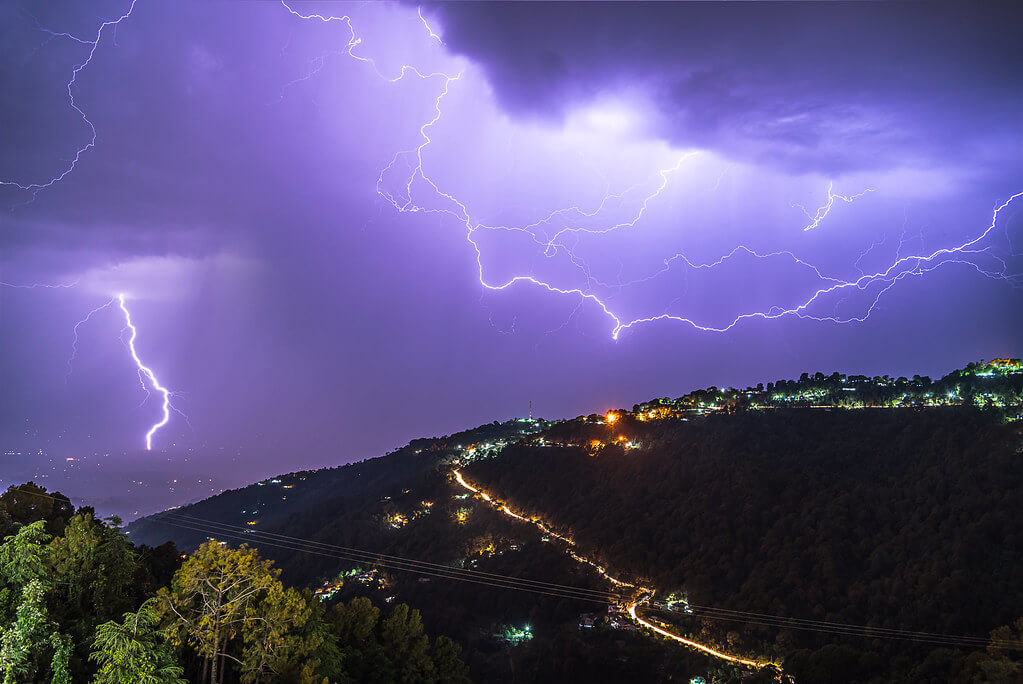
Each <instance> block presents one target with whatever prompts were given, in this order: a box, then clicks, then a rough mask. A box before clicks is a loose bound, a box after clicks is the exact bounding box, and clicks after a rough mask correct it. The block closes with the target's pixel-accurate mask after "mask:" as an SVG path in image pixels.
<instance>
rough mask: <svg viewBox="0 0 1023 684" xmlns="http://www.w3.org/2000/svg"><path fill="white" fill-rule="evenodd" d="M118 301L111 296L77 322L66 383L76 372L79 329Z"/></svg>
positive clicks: (68, 362) (65, 376) (68, 361)
mask: <svg viewBox="0 0 1023 684" xmlns="http://www.w3.org/2000/svg"><path fill="white" fill-rule="evenodd" d="M116 301H117V297H111V298H110V301H108V302H107V303H106V304H100V305H99V306H97V307H96V308H95V309H93V310H92V311H90V312H89V313H87V314H86V315H85V318H83V319H81V320H80V321H78V322H77V323H75V327H74V328H73V329H72V330H73V332H74V338H73V339H72V340H71V356H69V357H68V359H67V373H65V374H64V384H65V385H66V384H67V383H68V381H69V380H70V379H71V373H72V372H74V362H75V359H76V358H77V357H78V329H79V328H80V327H82V326H83V325H85V324H86V323H88V322H89V319H90V318H92V317H93V316H94V315H95V314H97V313H99V312H100V311H102V310H103V309H106V308H107V307H109V306H110V305H111V304H113V303H114V302H116Z"/></svg>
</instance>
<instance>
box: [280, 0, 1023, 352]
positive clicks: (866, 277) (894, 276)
mask: <svg viewBox="0 0 1023 684" xmlns="http://www.w3.org/2000/svg"><path fill="white" fill-rule="evenodd" d="M282 4H283V5H284V7H285V8H286V9H287V10H288V11H289V12H290V13H291V14H292V15H294V16H296V17H299V18H301V19H306V20H309V19H316V20H319V21H321V22H325V23H329V22H338V23H342V24H344V25H345V26H346V27H347V29H348V31H349V40H348V48H347V50H345V51H344V52H346V53H347V54H348V55H349V56H351V57H353V58H354V59H357V60H359V61H364V62H368V63H370V64H371V65H372V66H373V67H374V69H375V70H376V64H375V63H374V62H373V60H372V59H370V58H367V57H362V56H359V55H355V54H353V53H352V48H353V47H355V46H356V45H358V44H359V43H360V42H361V39H359V38H356V34H355V30H354V28H353V26H352V22H351V18H350V17H348V16H347V15H345V16H333V15H323V14H318V13H311V14H302V13H300V12H297V11H296V10H294V9H293V8H292V7H290V6H289V5H288V3H287V2H286V1H284V0H282ZM419 17H420V19H423V18H422V13H421V12H420V13H419ZM423 24H424V26H425V27H426V30H427V31H428V32H429V34H430V36H431V38H436V39H437V40H438V41H440V42H441V43H443V40H442V39H441V37H440V36H438V35H437V34H435V33H434V31H433V29H432V28H430V26H429V24H427V23H426V21H425V20H423ZM377 73H378V74H379V75H380V76H381V77H382V78H385V79H386V80H388V81H391V82H396V81H399V80H401V79H402V78H404V77H405V75H406V74H408V73H413V74H415V75H416V76H418V77H419V78H423V79H426V78H440V79H442V85H441V88H440V91H439V93H438V95H437V97H436V99H435V100H434V115H433V117H432V118H431V119H429V120H428V121H426V122H425V123H423V124H422V125H421V126H420V128H419V133H420V136H421V140H422V142H421V143H420V144H419V145H418V146H417V147H416V148H414V149H411V150H405V151H400V152H397V153H395V155H394V156H393V157H392V159H391V161H390V162H389V163H388V164H387V165H386V166H385V167H384V168H383V169H382V170H381V172H380V176H379V177H378V180H377V192H378V194H379V195H380V196H381V197H383V198H384V199H385V200H386V201H387V202H388V203H389V204H391V205H392V206H393V207H394V209H395V210H397V211H398V212H399V213H412V212H422V213H437V214H445V215H448V216H451V217H452V218H454V219H456V220H457V221H458V222H459V223H461V224H462V225H463V227H464V229H465V236H466V240H467V242H468V243H469V244H470V245H471V246H472V248H473V250H474V251H475V253H476V265H477V270H478V277H479V282H480V285H481V287H483V288H484V289H485V290H491V291H500V290H505V289H508V288H510V287H511V286H513V285H515V284H516V283H530V284H532V285H535V286H537V287H540V288H542V289H544V290H546V291H548V292H551V293H554V294H561V295H569V296H574V297H578V298H579V300H580V303H581V302H584V301H591V302H593V304H595V305H596V306H598V307H599V308H600V309H601V310H602V311H603V312H604V314H605V315H606V316H607V317H608V318H610V319H611V321H612V323H613V325H612V328H611V337H612V339H615V340H617V339H618V337H619V336H620V334H621V333H622V331H624V330H628V329H630V328H633V327H634V326H637V325H640V324H643V323H652V322H655V321H673V322H677V323H683V324H686V325H688V326H691V327H692V328H694V329H696V330H700V331H705V332H725V331H728V330H731V329H732V328H733V327H735V326H736V325H738V324H739V323H741V322H743V321H746V320H749V319H763V320H770V319H776V318H783V317H788V316H795V317H798V318H804V319H810V320H815V321H821V322H824V321H828V322H833V323H853V322H862V321H864V320H866V319H867V318H868V317H869V316H870V315H871V313H873V311H874V310H875V309H876V307H877V305H878V302H879V301H880V299H881V297H882V296H883V295H884V294H885V293H886V292H887V291H888V290H889V289H891V288H892V287H894V286H895V284H896V283H898V281H900V280H902V279H903V278H905V277H907V276H922V275H924V274H925V273H928V272H930V271H932V270H934V269H936V268H938V267H940V266H942V265H944V264H951V263H956V264H964V265H968V266H971V267H973V268H975V269H976V270H977V271H978V272H980V273H982V274H983V275H986V276H988V277H993V278H1000V279H1008V277H1009V276H1007V275H1006V274H1005V273H1004V272H1002V273H999V272H993V271H988V270H985V269H982V268H981V267H979V266H978V265H977V264H975V263H974V262H972V261H970V260H969V259H967V258H962V257H965V256H966V255H970V254H978V253H981V252H987V251H988V250H989V248H976V246H977V245H978V243H980V242H981V241H982V240H984V239H985V238H986V237H987V236H988V235H990V233H991V232H992V231H993V230H994V229H995V226H996V224H997V222H998V218H999V214H1000V212H1001V211H1002V210H1003V209H1005V208H1006V207H1008V206H1009V205H1010V204H1011V203H1012V202H1014V201H1015V200H1016V199H1018V198H1019V197H1021V196H1023V192H1020V193H1016V194H1014V195H1011V196H1010V197H1009V198H1008V199H1007V200H1005V201H1004V202H1003V203H1001V204H1000V205H998V206H997V207H996V208H995V209H994V211H993V213H992V216H991V222H990V224H989V225H988V227H987V228H986V229H985V230H983V231H982V232H980V233H979V234H977V235H976V236H975V237H973V238H971V239H970V240H968V241H966V242H964V243H962V244H960V245H958V246H955V247H949V248H943V249H938V250H935V251H933V252H931V253H930V254H921V255H913V256H905V257H904V256H901V255H896V257H895V259H894V261H893V262H892V263H891V264H890V265H889V266H888V267H887V268H884V269H882V270H880V271H878V272H876V273H871V274H865V273H862V272H861V273H860V276H859V277H857V278H855V279H853V280H846V279H843V278H839V277H835V276H827V275H824V274H823V273H822V272H821V270H820V269H818V268H817V267H816V266H813V265H812V264H810V263H809V262H807V261H805V260H803V259H800V258H799V257H797V256H796V255H795V254H793V253H792V252H791V251H778V252H771V253H766V254H763V253H759V252H757V251H756V250H753V249H751V248H749V247H747V246H745V245H738V246H737V247H735V248H734V249H733V250H731V251H730V252H729V253H727V254H725V255H724V256H722V257H721V258H719V259H717V260H715V261H710V262H707V263H702V264H697V263H694V262H693V261H691V260H690V259H688V258H687V257H685V256H684V255H682V254H676V255H675V256H673V257H671V258H669V259H665V261H664V266H665V267H664V269H661V270H659V271H657V272H656V273H654V274H652V275H651V276H648V277H647V278H643V279H640V280H648V279H649V278H652V277H656V276H657V275H658V274H660V273H663V272H664V271H665V270H667V269H669V268H670V267H671V264H672V263H673V262H674V261H681V262H683V263H685V264H686V265H687V266H688V267H690V268H693V269H710V268H714V267H716V266H718V265H721V264H722V263H724V262H725V261H727V260H728V259H730V258H731V257H733V256H735V255H737V254H740V253H742V254H747V255H749V256H751V257H753V258H755V259H766V258H772V257H778V256H784V257H787V258H790V259H792V260H794V261H795V262H796V263H797V264H798V265H800V266H801V267H806V268H809V269H810V270H812V271H813V272H814V273H815V274H816V276H817V277H818V279H819V280H820V281H821V283H823V285H822V286H821V287H819V288H818V289H817V290H815V291H814V292H812V293H811V294H810V295H809V297H807V298H806V299H805V300H804V301H802V302H801V303H798V304H796V305H794V306H777V305H776V306H772V307H770V308H768V309H766V310H758V311H748V312H743V313H740V314H738V315H736V316H735V317H734V318H733V319H732V320H731V321H729V322H728V323H726V324H724V325H705V324H702V323H699V322H697V321H696V320H694V319H692V318H689V317H686V316H680V315H674V314H668V313H663V314H659V315H654V316H644V317H639V318H634V319H631V320H624V319H623V318H621V317H620V316H619V315H618V314H616V313H615V312H613V311H612V310H611V308H610V307H609V305H608V304H607V302H606V301H605V300H604V299H602V298H601V297H600V296H598V295H597V294H595V293H594V292H593V291H591V290H589V289H583V288H581V287H559V286H556V285H553V284H551V283H549V282H546V281H545V280H541V279H539V278H536V277H534V276H532V275H526V274H523V275H516V276H513V277H511V278H509V279H508V280H506V281H504V282H491V281H489V280H488V279H487V277H486V273H485V272H486V269H485V267H484V264H483V261H484V259H483V252H482V249H481V248H480V246H479V243H478V240H477V238H476V237H475V235H476V233H477V232H478V231H480V230H505V231H516V232H522V233H526V234H528V235H529V236H531V237H532V239H533V240H534V241H535V242H536V243H537V244H538V245H540V246H542V247H543V248H544V252H543V253H544V255H545V256H547V257H551V256H553V255H554V254H556V253H557V252H558V251H559V250H564V252H566V253H567V254H568V256H569V258H570V259H571V260H572V262H573V264H575V265H576V266H577V267H578V268H579V269H580V270H582V271H583V273H584V275H585V276H586V278H587V282H588V283H589V284H590V286H591V287H592V285H593V284H594V283H595V282H598V281H595V280H594V279H593V278H592V277H591V276H590V273H589V269H588V267H587V266H586V264H585V262H582V261H581V260H578V259H577V258H576V257H575V255H574V254H573V252H572V249H571V247H570V246H569V245H567V244H565V243H564V242H561V241H560V238H561V236H563V235H565V234H566V233H592V234H602V233H608V232H611V231H614V230H616V229H618V228H622V227H635V225H636V224H637V223H638V221H639V220H640V219H641V218H642V217H643V214H644V213H645V211H646V209H647V206H648V204H649V202H650V201H652V200H653V199H655V198H656V197H657V196H658V195H659V194H660V193H661V192H662V191H663V190H664V188H665V186H666V185H667V183H668V175H669V174H670V173H671V172H672V171H674V170H677V169H678V168H679V166H681V164H682V162H683V161H685V159H687V158H689V157H690V156H692V155H693V154H696V152H694V151H691V152H687V153H686V154H685V155H683V156H682V158H681V159H680V160H679V162H678V164H677V165H675V166H674V167H671V168H669V169H662V170H661V171H660V172H659V175H660V177H661V180H662V182H661V183H660V184H659V185H658V186H657V188H656V189H655V190H654V191H653V192H652V193H650V194H648V195H647V196H645V197H644V199H643V200H642V202H641V203H640V205H639V208H638V210H637V211H636V213H635V215H634V218H632V219H631V220H628V221H618V222H615V223H613V224H612V225H610V226H608V227H605V228H596V229H593V228H583V227H577V226H572V227H568V228H564V229H561V230H559V231H557V232H556V233H555V234H554V235H553V236H552V237H543V236H541V235H539V234H537V232H535V231H536V229H537V228H538V227H540V226H542V225H547V224H549V223H550V221H551V220H552V219H553V218H554V217H555V216H562V215H576V216H579V217H585V218H592V217H594V216H597V215H598V214H599V213H600V212H601V210H602V209H603V208H604V206H605V204H606V203H607V201H608V200H609V199H611V198H612V197H621V196H622V195H624V194H625V193H619V194H618V195H611V194H608V195H607V196H606V197H605V198H604V200H603V201H602V202H601V203H600V205H599V206H598V208H597V209H596V210H594V211H592V212H585V211H583V210H582V209H580V208H579V207H569V208H567V209H558V210H555V211H553V212H550V213H549V214H547V216H546V217H545V218H542V219H540V220H538V221H536V222H534V223H532V224H530V225H527V226H524V227H514V226H488V225H485V224H483V223H480V222H478V221H476V220H475V219H473V216H472V213H471V212H470V211H469V208H468V206H467V205H466V204H465V203H464V202H463V201H461V200H459V199H457V198H456V197H454V196H453V195H451V194H450V193H447V192H445V191H443V190H441V189H440V187H439V186H438V185H437V184H436V183H435V182H434V181H433V180H432V179H431V178H430V177H429V176H428V175H427V174H426V173H425V171H424V162H423V152H424V150H425V149H426V148H427V147H428V146H429V145H430V144H431V142H432V140H431V138H430V133H429V131H430V129H431V128H432V127H433V126H435V125H436V124H437V123H438V122H439V121H440V120H441V116H442V109H441V105H442V102H443V100H444V98H445V97H446V96H447V94H448V92H449V90H450V88H451V85H452V84H453V83H454V82H456V81H458V80H459V79H460V78H461V74H455V75H450V74H441V73H432V74H424V73H423V72H421V71H419V70H418V69H416V68H415V67H412V66H409V65H404V66H402V68H401V71H400V73H399V75H398V76H397V77H393V78H389V77H387V76H384V75H383V74H380V72H379V70H377ZM407 159H411V160H414V161H412V162H409V166H410V167H411V168H410V171H409V174H408V176H407V178H406V179H405V181H404V182H402V184H401V185H402V186H403V189H402V190H401V191H399V192H398V193H396V192H393V191H390V190H388V189H387V188H386V183H385V181H384V178H385V176H386V175H387V174H388V173H390V172H391V171H392V170H393V169H394V167H395V165H396V164H398V162H399V160H407ZM417 181H420V182H421V183H423V184H425V185H427V186H428V187H429V188H430V190H431V191H432V193H433V199H434V200H436V201H439V202H444V203H449V204H450V205H451V206H450V207H445V208H431V207H428V206H425V205H423V204H421V203H418V202H417V201H416V200H415V199H413V186H414V185H415V184H416V183H417ZM626 192H628V191H626ZM869 192H874V189H873V188H869V189H867V190H864V191H862V192H860V193H857V194H855V195H840V194H837V193H835V192H834V184H833V183H831V184H829V186H828V191H827V195H828V196H827V201H826V203H825V204H824V205H823V206H821V207H819V208H818V209H817V211H816V213H815V214H810V212H809V211H807V210H806V209H805V208H804V207H802V206H801V205H793V206H796V207H798V208H799V209H801V210H802V211H803V213H804V214H805V215H806V218H807V220H808V221H809V223H808V224H807V225H806V226H805V227H804V228H803V230H804V231H809V230H813V229H815V228H817V227H818V226H819V225H820V224H821V221H822V220H823V219H824V218H825V217H826V216H827V215H828V214H829V213H830V211H831V209H832V207H833V206H834V204H835V201H836V200H841V201H843V202H846V203H852V202H853V201H855V200H856V199H858V198H860V197H863V196H864V195H866V194H867V193H869ZM861 256H862V255H861ZM858 261H859V260H857V264H858ZM634 282H638V281H634ZM872 286H877V287H878V291H877V292H876V294H875V296H874V298H873V300H872V301H871V302H870V304H869V306H868V307H867V309H866V311H865V312H864V313H863V314H862V315H859V316H847V317H839V316H838V315H837V314H836V315H831V316H826V315H817V314H813V313H811V312H810V311H809V309H810V308H811V307H812V306H813V305H815V304H818V303H819V302H820V301H821V300H822V299H823V298H824V297H826V296H827V295H829V294H832V293H835V292H841V291H843V290H853V291H854V292H862V291H865V290H867V289H868V288H870V287H872Z"/></svg>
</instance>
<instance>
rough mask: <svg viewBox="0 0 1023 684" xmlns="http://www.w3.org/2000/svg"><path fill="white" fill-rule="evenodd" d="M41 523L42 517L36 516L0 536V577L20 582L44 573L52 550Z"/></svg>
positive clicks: (23, 582) (43, 522)
mask: <svg viewBox="0 0 1023 684" xmlns="http://www.w3.org/2000/svg"><path fill="white" fill-rule="evenodd" d="M45 527H46V521H44V520H38V521H36V522H33V523H31V524H29V525H25V526H23V527H22V528H21V529H20V530H18V532H17V534H14V535H11V536H9V537H7V538H6V539H4V543H3V546H0V578H2V579H3V580H4V581H5V582H7V583H8V584H13V585H15V586H22V585H25V584H27V583H29V582H31V581H32V580H41V579H43V578H45V577H46V576H47V572H48V570H49V565H50V558H51V555H52V551H51V549H50V547H49V542H50V539H51V537H50V535H49V534H47V533H46V530H45Z"/></svg>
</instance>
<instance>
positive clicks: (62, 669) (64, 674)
mask: <svg viewBox="0 0 1023 684" xmlns="http://www.w3.org/2000/svg"><path fill="white" fill-rule="evenodd" d="M50 645H51V646H52V647H53V658H51V659H50V673H51V680H50V681H51V682H52V684H71V670H70V668H69V661H70V660H71V637H69V636H66V635H64V634H60V633H59V632H54V633H53V634H51V635H50Z"/></svg>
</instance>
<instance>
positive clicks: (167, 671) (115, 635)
mask: <svg viewBox="0 0 1023 684" xmlns="http://www.w3.org/2000/svg"><path fill="white" fill-rule="evenodd" d="M159 622H160V612H159V602H158V601H157V599H155V598H151V599H149V600H147V601H146V602H145V603H143V604H142V605H141V606H140V607H139V609H138V610H137V611H136V612H134V613H125V614H124V619H123V620H122V621H121V622H117V621H114V620H111V621H110V622H105V623H103V624H102V625H100V626H99V627H97V628H96V638H95V640H94V642H93V646H94V650H93V652H92V654H91V655H90V656H89V660H92V661H93V662H95V663H96V664H97V665H99V672H98V673H97V674H96V678H95V679H93V684H120V683H121V682H138V683H139V684H184V682H185V680H184V679H183V675H184V670H183V669H182V668H181V666H180V665H178V663H177V659H176V658H175V657H174V652H173V650H172V649H171V647H170V645H169V644H168V643H167V639H166V636H165V635H164V634H163V632H162V631H161V630H160V629H159Z"/></svg>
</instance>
